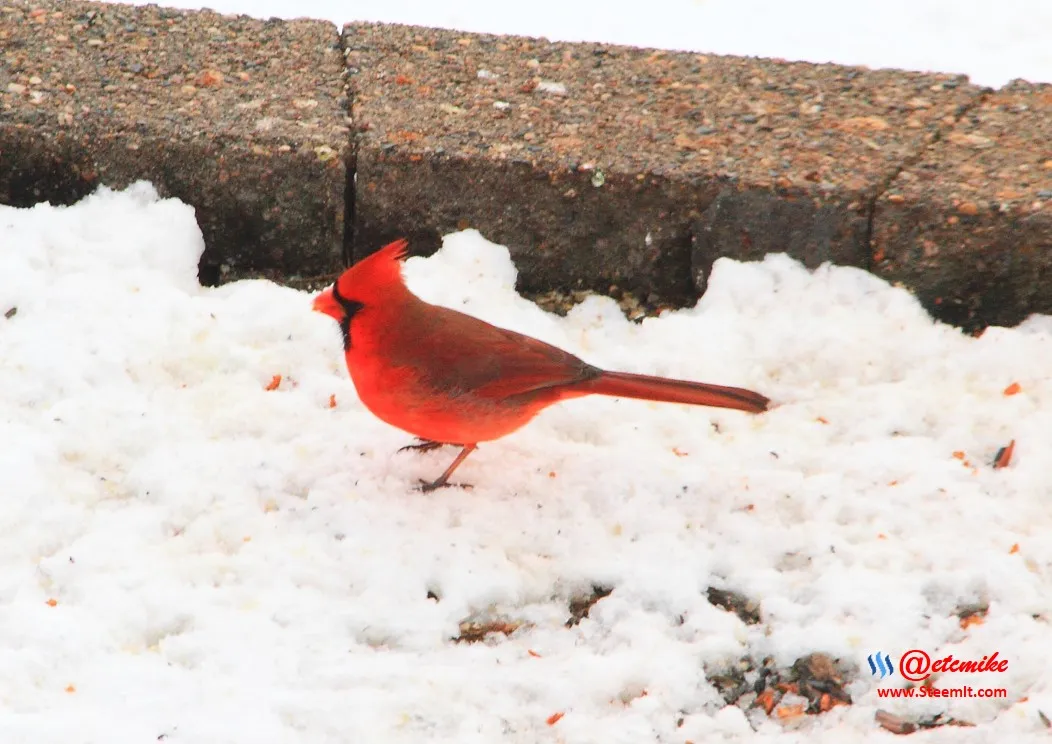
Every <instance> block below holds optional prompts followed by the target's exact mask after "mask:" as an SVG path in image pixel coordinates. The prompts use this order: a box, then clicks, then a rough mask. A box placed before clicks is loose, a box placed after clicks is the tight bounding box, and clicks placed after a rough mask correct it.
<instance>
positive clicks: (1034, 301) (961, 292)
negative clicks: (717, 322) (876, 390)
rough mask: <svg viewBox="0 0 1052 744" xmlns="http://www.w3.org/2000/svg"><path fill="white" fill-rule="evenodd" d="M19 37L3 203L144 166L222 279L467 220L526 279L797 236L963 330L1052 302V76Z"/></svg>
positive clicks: (525, 47) (22, 12) (650, 281)
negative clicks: (1033, 78)
mask: <svg viewBox="0 0 1052 744" xmlns="http://www.w3.org/2000/svg"><path fill="white" fill-rule="evenodd" d="M0 47H2V49H3V52H2V63H3V64H2V66H0V202H2V203H7V204H16V205H23V206H24V205H27V204H31V203H34V202H36V201H39V200H42V199H47V200H50V201H52V202H59V203H69V202H71V201H75V200H76V199H77V198H79V197H80V196H82V195H83V194H85V193H87V192H89V191H90V190H92V189H93V188H94V187H95V185H96V184H97V183H100V182H101V183H106V184H107V185H113V186H122V185H123V184H125V183H127V182H129V181H131V180H135V179H136V178H149V179H151V180H153V181H154V182H155V183H156V184H157V185H158V187H159V189H160V190H161V191H162V193H166V194H171V195H175V196H178V197H179V198H181V199H184V200H185V201H187V202H189V203H191V204H193V205H194V206H195V207H196V208H197V210H198V218H199V222H200V223H201V227H202V230H203V232H204V234H205V240H206V244H207V246H208V248H207V252H206V255H205V258H204V259H203V261H202V266H201V278H202V280H203V281H206V282H209V283H214V282H218V281H222V280H225V279H228V278H237V277H243V276H260V275H262V276H268V277H271V278H274V279H276V280H279V281H285V282H289V283H293V284H301V285H302V284H305V283H309V282H310V281H311V279H312V278H315V277H321V279H319V281H321V280H324V278H327V277H328V276H330V275H331V274H333V273H335V272H336V271H338V270H339V268H340V266H342V265H343V264H344V262H345V261H347V260H349V259H351V258H359V257H361V256H363V255H366V254H368V253H369V252H371V251H372V250H375V249H376V248H378V247H379V246H380V245H381V244H382V243H383V241H385V240H387V239H390V238H394V237H397V236H402V235H407V236H409V237H410V238H411V239H412V240H413V247H414V250H415V251H416V252H427V251H429V250H431V249H433V248H434V247H436V246H437V244H438V241H439V238H440V236H441V234H443V233H444V232H448V231H450V230H455V229H458V228H463V227H468V226H470V227H476V228H478V229H480V230H481V231H482V232H483V234H485V235H486V236H487V237H490V238H491V239H494V240H496V241H499V242H502V243H504V244H505V245H507V246H508V247H509V249H510V250H511V251H512V254H513V257H514V259H515V261H516V264H517V265H518V266H519V269H520V285H521V288H522V289H524V290H527V291H535V292H539V291H545V290H550V289H561V290H577V289H595V290H600V291H604V292H606V291H611V285H615V290H614V291H618V292H629V293H632V294H634V295H635V296H636V297H638V298H639V299H640V300H642V302H643V303H644V304H645V305H647V306H649V307H651V308H653V307H659V306H668V305H680V304H684V303H689V302H691V301H693V299H694V298H696V297H697V295H698V293H699V292H701V291H703V290H704V286H705V281H706V277H707V275H708V271H709V269H710V267H711V265H712V262H713V261H714V260H715V259H716V258H718V257H720V256H731V257H736V258H743V259H750V258H758V257H761V256H762V255H763V254H765V253H767V252H771V251H786V252H788V253H790V254H791V255H793V256H795V257H797V258H799V259H801V260H802V261H804V262H805V263H806V264H807V265H809V266H816V265H818V264H819V263H821V262H823V261H834V262H836V263H840V264H847V265H854V266H860V267H863V268H866V269H869V270H871V271H874V272H876V273H878V274H880V275H882V276H885V277H887V278H889V279H891V280H893V281H901V282H903V283H905V284H906V285H907V286H910V287H911V288H912V289H914V290H915V291H916V292H917V294H918V296H919V297H920V298H921V300H922V301H923V302H924V303H925V305H926V306H927V307H929V309H931V310H932V312H933V313H934V314H935V315H936V316H937V317H939V318H942V319H945V320H948V321H951V322H954V323H957V324H959V325H962V326H963V327H966V328H969V329H974V328H980V327H983V326H984V325H986V324H988V323H997V324H1014V323H1016V322H1018V321H1020V320H1022V319H1023V318H1024V317H1025V316H1026V315H1027V314H1029V313H1031V312H1045V313H1052V282H1050V281H1049V279H1050V278H1052V151H1049V149H1048V148H1049V142H1052V131H1050V126H1052V125H1050V122H1052V87H1050V86H1040V85H1028V84H1022V83H1017V84H1013V85H1010V86H1006V87H1005V88H1004V89H1002V90H1000V91H996V92H993V91H989V90H986V89H981V88H978V87H975V86H972V85H970V84H968V82H967V80H966V79H965V78H963V77H960V76H951V75H935V74H920V73H912V72H903V71H896V70H868V69H862V68H851V67H843V66H837V65H811V64H805V63H789V62H784V61H778V60H764V59H746V58H738V57H717V56H709V55H698V54H686V53H672V52H663V51H655V50H647V49H634V48H626V47H616V46H608V45H599V44H558V43H550V42H548V41H545V40H541V39H528V38H520V37H498V36H490V35H484V34H468V33H460V32H454V31H444V30H437V29H427V28H417V27H408V26H398V25H377V24H349V25H348V26H346V27H345V28H344V30H343V33H342V36H341V35H339V34H338V33H337V30H336V29H335V28H334V27H333V26H332V25H330V24H327V23H320V22H314V21H293V22H280V21H259V20H253V19H248V18H245V17H231V16H219V15H216V14H214V13H211V12H208V11H201V12H183V11H171V10H165V9H158V8H156V7H139V8H133V7H127V6H114V5H100V4H94V3H87V2H58V1H57V0H46V1H44V2H33V3H32V4H30V3H28V2H26V1H25V0H14V2H13V3H12V0H8V4H6V5H5V6H4V7H3V8H0ZM341 51H342V54H341ZM348 113H349V115H350V118H349V119H348V118H347V117H348Z"/></svg>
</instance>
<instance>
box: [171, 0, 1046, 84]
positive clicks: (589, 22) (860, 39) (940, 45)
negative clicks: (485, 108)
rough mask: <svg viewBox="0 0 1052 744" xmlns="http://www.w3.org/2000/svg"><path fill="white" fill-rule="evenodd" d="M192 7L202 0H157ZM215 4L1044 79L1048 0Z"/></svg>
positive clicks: (216, 5)
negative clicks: (998, 0) (997, 0)
mask: <svg viewBox="0 0 1052 744" xmlns="http://www.w3.org/2000/svg"><path fill="white" fill-rule="evenodd" d="M163 4H164V5H168V6H174V7H180V8H190V9H195V8H199V7H201V5H202V2H201V0H165V1H164V3H163ZM207 6H208V7H210V8H213V9H215V10H218V11H220V12H223V13H245V14H248V15H252V16H257V17H260V18H267V17H271V16H274V17H278V18H297V17H303V16H306V17H311V18H317V19H323V20H329V21H331V22H332V23H335V24H336V25H337V26H338V27H340V26H342V25H343V24H344V23H347V22H350V21H382V22H387V23H409V24H416V25H422V26H437V27H440V28H453V29H460V30H463V31H476V32H487V33H499V34H525V35H530V36H545V37H548V38H550V39H552V40H556V41H601V42H608V43H612V44H629V45H634V46H645V47H656V48H659V49H676V50H687V51H696V52H706V53H713V54H738V55H747V56H760V57H780V58H785V59H791V60H806V61H811V62H838V63H841V64H850V65H867V66H870V67H899V68H904V69H909V70H934V71H938V72H953V73H964V74H967V75H969V76H971V79H972V82H974V83H976V84H978V85H989V86H994V87H996V86H1000V85H1003V84H1005V83H1007V82H1008V81H1009V80H1011V79H1013V78H1017V77H1022V78H1025V79H1027V80H1030V81H1031V82H1052V44H1050V43H1049V29H1052V4H1050V3H1048V2H1047V0H1008V1H1007V2H1002V3H998V4H997V5H996V7H995V6H994V5H992V4H991V3H990V2H989V0H879V1H878V0H869V1H868V2H854V3H845V2H843V0H795V1H794V2H778V1H776V0H649V1H648V2H645V3H643V2H626V1H625V0H614V2H610V1H609V0H607V1H603V0H578V1H577V2H569V3H568V2H566V1H565V0H533V2H529V3H506V2H505V3H502V2H491V1H490V0H445V2H440V3H437V2H433V1H432V0H385V1H384V2H372V3H354V4H348V3H347V2H344V1H343V0H304V1H302V2H296V3H293V2H289V0H210V2H208V3H207Z"/></svg>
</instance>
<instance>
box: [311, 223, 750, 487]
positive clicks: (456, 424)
mask: <svg viewBox="0 0 1052 744" xmlns="http://www.w3.org/2000/svg"><path fill="white" fill-rule="evenodd" d="M407 245H408V243H407V241H405V240H396V241H395V242H393V243H391V244H389V245H387V246H385V247H383V248H381V249H380V250H379V251H377V252H376V253H374V254H372V255H371V256H368V257H366V258H364V259H362V260H361V261H359V262H358V263H356V264H355V265H354V266H352V267H351V268H349V269H347V270H346V271H345V272H344V273H343V274H342V275H341V276H340V278H339V279H337V280H336V283H335V284H334V285H333V286H331V287H329V288H328V289H326V290H324V291H323V292H322V293H321V294H319V295H318V296H317V297H316V298H315V299H314V309H315V310H317V311H319V312H323V313H325V314H326V315H331V316H332V317H333V318H335V319H336V320H337V322H339V324H340V330H341V331H343V348H344V356H345V357H346V360H347V369H348V371H349V372H350V373H351V380H352V381H353V382H354V387H355V388H356V389H357V391H358V397H359V398H361V401H362V403H364V404H365V407H366V408H368V409H369V410H370V411H372V412H373V413H374V414H375V415H376V416H377V417H379V418H381V419H383V420H384V421H386V422H387V423H389V424H391V425H392V426H397V427H398V428H399V429H402V430H404V431H407V432H409V433H410V434H415V435H416V436H417V437H419V438H421V439H423V440H424V442H423V443H422V444H418V445H414V446H412V447H408V448H403V449H423V450H427V449H432V448H434V447H439V446H441V445H443V444H452V445H457V446H460V447H462V448H463V449H461V451H460V454H458V455H457V457H456V459H454V460H453V463H452V464H451V465H450V466H449V467H448V468H446V471H445V472H444V473H442V475H440V476H439V477H438V478H437V479H436V480H435V481H432V482H430V483H428V482H422V488H423V490H425V491H431V490H433V489H435V488H440V487H442V486H445V485H447V483H448V481H449V476H450V475H452V474H453V471H454V470H456V469H457V467H458V466H459V465H460V463H462V462H464V459H465V458H466V457H467V456H468V455H469V454H471V453H472V452H473V451H474V450H475V448H476V447H478V443H479V442H487V441H490V440H491V439H499V438H500V437H503V436H505V435H507V434H511V433H512V432H513V431H515V430H516V429H518V428H519V427H521V426H524V425H525V424H526V423H527V422H529V421H530V419H532V418H533V417H534V416H536V415H537V413H538V412H540V411H541V409H543V408H546V407H547V406H550V405H551V404H553V403H557V402H559V401H561V400H566V399H568V398H578V397H581V396H582V395H593V394H598V395H614V396H619V397H623V398H641V399H643V400H654V401H665V402H669V403H689V404H692V405H699V406H715V407H717V408H733V409H736V410H739V411H747V412H749V413H759V412H761V411H765V410H767V404H768V403H769V402H770V401H769V400H768V399H767V398H766V397H764V396H763V395H760V394H759V393H754V392H752V391H751V390H743V389H742V388H735V387H722V386H720V385H709V384H707V383H703V382H688V381H686V380H670V379H667V378H664V377H651V376H649V375H636V374H630V373H627V372H608V371H606V370H602V369H599V368H598V367H593V366H592V365H591V364H588V363H587V362H584V361H581V360H580V359H578V358H577V357H575V356H574V355H573V354H569V353H567V352H565V351H563V350H562V349H558V348H556V347H554V346H552V345H550V344H546V343H544V342H543V341H538V340H537V339H535V338H530V337H529V336H524V335H522V334H521V333H515V332H514V331H508V330H505V329H503V328H498V327H496V326H493V325H490V324H489V323H486V322H485V321H482V320H479V319H478V318H474V317H472V316H470V315H465V314H464V313H461V312H457V311H456V310H450V309H449V308H445V307H440V306H438V305H432V304H430V303H427V302H424V301H423V300H421V299H420V298H419V297H417V296H416V295H414V294H413V293H412V292H410V291H409V289H408V288H407V287H406V285H405V281H404V280H403V278H402V264H401V262H402V260H403V259H404V258H405V255H406V246H407Z"/></svg>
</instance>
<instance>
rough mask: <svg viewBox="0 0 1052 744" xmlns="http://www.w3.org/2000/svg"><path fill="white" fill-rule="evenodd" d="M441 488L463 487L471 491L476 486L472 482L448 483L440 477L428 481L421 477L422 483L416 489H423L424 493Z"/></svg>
mask: <svg viewBox="0 0 1052 744" xmlns="http://www.w3.org/2000/svg"><path fill="white" fill-rule="evenodd" d="M440 488H463V489H464V490H465V491H470V490H471V489H473V488H474V486H473V485H471V484H470V483H447V482H446V481H444V480H442V479H441V478H439V479H438V480H436V481H426V480H424V479H423V478H421V479H420V485H418V486H417V487H416V490H418V491H422V492H423V493H431V492H432V491H437V490H438V489H440Z"/></svg>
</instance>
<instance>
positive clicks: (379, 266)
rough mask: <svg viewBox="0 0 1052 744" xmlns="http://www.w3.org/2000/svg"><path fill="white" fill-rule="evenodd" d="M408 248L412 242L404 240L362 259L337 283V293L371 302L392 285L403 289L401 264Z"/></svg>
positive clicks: (342, 275)
mask: <svg viewBox="0 0 1052 744" xmlns="http://www.w3.org/2000/svg"><path fill="white" fill-rule="evenodd" d="M408 246H409V241H408V240H406V239H404V238H402V239H399V240H396V241H394V242H393V243H388V244H387V245H385V246H384V247H383V248H381V249H380V250H378V251H376V253H372V254H370V255H368V256H366V257H365V258H363V259H362V260H361V261H359V262H358V263H356V264H355V265H354V266H352V267H351V268H349V269H347V270H346V271H345V272H343V274H341V275H340V278H339V279H337V280H336V290H337V292H338V294H339V295H340V296H342V297H345V298H347V299H353V300H358V301H360V302H369V301H371V300H373V299H376V298H378V297H382V296H383V294H384V292H385V290H387V289H389V288H390V287H391V286H393V285H399V286H404V285H405V282H404V281H403V279H402V261H403V259H405V256H406V249H407V248H408Z"/></svg>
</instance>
